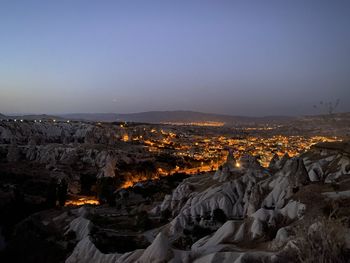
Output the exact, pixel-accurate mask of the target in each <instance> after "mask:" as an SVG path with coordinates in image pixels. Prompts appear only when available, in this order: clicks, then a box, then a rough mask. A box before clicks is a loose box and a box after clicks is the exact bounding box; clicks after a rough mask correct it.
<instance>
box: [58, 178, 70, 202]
mask: <svg viewBox="0 0 350 263" xmlns="http://www.w3.org/2000/svg"><path fill="white" fill-rule="evenodd" d="M67 188H68V184H67V182H66V180H65V179H64V178H63V179H62V180H61V182H60V183H59V184H58V186H57V199H58V203H59V205H60V206H64V204H65V203H66V200H67Z"/></svg>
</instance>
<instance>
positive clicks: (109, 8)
mask: <svg viewBox="0 0 350 263" xmlns="http://www.w3.org/2000/svg"><path fill="white" fill-rule="evenodd" d="M337 98H340V100H341V101H340V106H339V109H338V110H339V111H350V103H349V101H350V1H346V0H344V1H337V0H329V1H322V0H320V1H312V0H300V1H299V0H289V1H280V0H276V1H268V0H267V1H261V0H259V1H249V0H248V1H234V0H232V1H220V0H212V1H205V0H198V1H191V0H187V1H180V0H177V1H167V0H163V1H145V0H142V1H132V0H128V1H117V0H115V1H106V0H101V1H97V0H96V1H92V0H81V1H80V0H68V1H64V0H59V1H34V0H33V1H31V0H25V1H15V0H2V1H0V112H3V113H69V112H117V113H128V112H140V111H149V110H180V109H182V110H196V111H204V112H215V113H226V114H233V115H257V116H259V115H277V114H278V115H279V114H288V115H295V114H297V115H298V114H309V113H317V110H315V109H314V108H313V107H312V106H313V105H314V104H317V103H319V101H321V100H332V101H335V100H336V99H337Z"/></svg>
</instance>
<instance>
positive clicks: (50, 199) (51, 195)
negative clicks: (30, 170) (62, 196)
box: [46, 178, 57, 208]
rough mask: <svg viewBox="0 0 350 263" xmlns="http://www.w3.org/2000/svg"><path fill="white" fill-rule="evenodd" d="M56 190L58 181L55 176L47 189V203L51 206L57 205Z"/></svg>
mask: <svg viewBox="0 0 350 263" xmlns="http://www.w3.org/2000/svg"><path fill="white" fill-rule="evenodd" d="M56 191H57V182H56V180H55V179H54V178H52V179H51V180H50V183H49V185H48V187H47V191H46V203H47V205H48V206H49V207H50V208H51V207H55V206H56V201H57V196H56Z"/></svg>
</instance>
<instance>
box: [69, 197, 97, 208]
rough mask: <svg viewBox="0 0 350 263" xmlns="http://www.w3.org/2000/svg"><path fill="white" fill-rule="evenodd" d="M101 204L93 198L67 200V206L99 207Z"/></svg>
mask: <svg viewBox="0 0 350 263" xmlns="http://www.w3.org/2000/svg"><path fill="white" fill-rule="evenodd" d="M99 204H100V202H99V201H98V200H97V199H94V198H92V197H91V196H80V197H79V198H78V199H70V200H67V201H66V203H65V206H81V205H99Z"/></svg>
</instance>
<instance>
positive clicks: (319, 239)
mask: <svg viewBox="0 0 350 263" xmlns="http://www.w3.org/2000/svg"><path fill="white" fill-rule="evenodd" d="M345 234H346V231H345V227H344V225H343V223H342V222H341V220H340V219H331V218H325V217H323V218H320V220H318V221H317V223H314V224H312V225H311V226H309V227H306V226H303V227H300V228H298V229H297V231H296V235H297V241H296V247H297V249H296V254H297V259H298V261H299V262H306V263H316V262H317V263H318V262H321V263H326V262H335V263H342V262H347V258H348V256H349V251H347V249H346V247H345V245H346V243H345Z"/></svg>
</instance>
